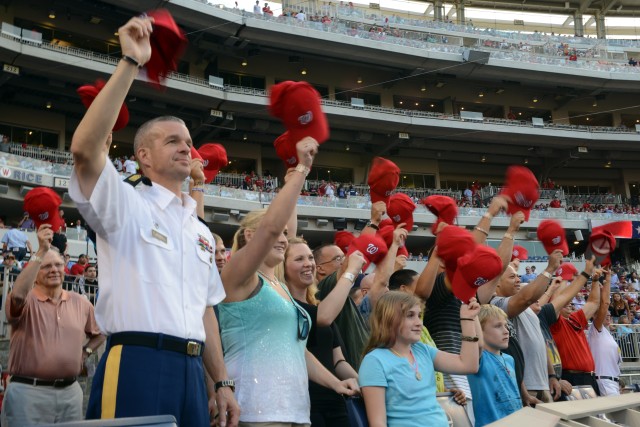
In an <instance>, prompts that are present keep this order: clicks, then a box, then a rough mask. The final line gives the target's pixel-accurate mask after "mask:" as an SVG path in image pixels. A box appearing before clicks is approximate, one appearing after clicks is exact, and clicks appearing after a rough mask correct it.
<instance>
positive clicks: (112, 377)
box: [100, 345, 122, 419]
mask: <svg viewBox="0 0 640 427" xmlns="http://www.w3.org/2000/svg"><path fill="white" fill-rule="evenodd" d="M121 357H122V346H121V345H116V346H113V347H111V349H110V350H109V356H107V363H106V366H105V369H104V381H103V383H102V413H101V414H100V418H102V419H105V418H115V417H116V397H117V395H118V377H119V376H120V358H121Z"/></svg>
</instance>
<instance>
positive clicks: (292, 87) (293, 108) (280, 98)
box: [269, 81, 329, 167]
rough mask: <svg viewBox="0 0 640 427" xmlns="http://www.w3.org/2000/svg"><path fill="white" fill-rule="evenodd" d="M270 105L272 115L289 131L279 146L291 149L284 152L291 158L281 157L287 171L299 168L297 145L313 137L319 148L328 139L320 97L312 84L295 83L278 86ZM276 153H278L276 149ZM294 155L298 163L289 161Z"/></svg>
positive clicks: (273, 88)
mask: <svg viewBox="0 0 640 427" xmlns="http://www.w3.org/2000/svg"><path fill="white" fill-rule="evenodd" d="M269 102H270V105H269V111H270V112H271V115H273V116H274V117H277V118H279V119H280V120H281V121H282V124H284V126H285V127H286V128H287V132H286V134H287V136H286V137H285V138H283V139H282V140H281V141H280V143H281V144H282V143H286V144H287V146H288V149H287V150H283V149H282V148H281V151H286V152H287V154H288V156H287V157H283V156H281V155H280V153H278V156H279V157H280V158H281V159H282V161H283V162H285V164H287V167H295V166H296V165H297V164H298V158H297V152H296V144H297V143H298V142H299V141H300V140H301V139H303V138H305V137H307V136H310V137H312V138H313V139H315V140H316V141H317V142H318V144H322V143H323V142H325V141H326V140H327V139H329V125H328V123H327V117H326V116H325V114H324V112H323V111H322V106H321V104H320V94H319V93H318V91H317V90H315V89H314V87H313V86H311V85H310V84H309V83H307V82H293V81H285V82H282V83H278V84H276V85H274V86H273V87H272V88H271V94H270V97H269ZM278 139H280V138H278ZM276 141H277V140H276ZM276 151H278V150H277V147H276ZM291 154H293V157H295V158H296V160H295V163H291V161H290V159H291Z"/></svg>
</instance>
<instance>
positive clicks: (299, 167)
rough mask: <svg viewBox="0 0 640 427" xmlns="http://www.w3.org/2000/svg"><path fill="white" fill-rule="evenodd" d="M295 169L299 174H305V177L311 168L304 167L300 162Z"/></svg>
mask: <svg viewBox="0 0 640 427" xmlns="http://www.w3.org/2000/svg"><path fill="white" fill-rule="evenodd" d="M295 170H296V171H298V172H300V173H301V174H303V175H304V176H305V178H306V177H307V175H309V172H311V169H309V168H308V167H306V166H305V165H303V164H302V163H298V164H297V165H296V167H295Z"/></svg>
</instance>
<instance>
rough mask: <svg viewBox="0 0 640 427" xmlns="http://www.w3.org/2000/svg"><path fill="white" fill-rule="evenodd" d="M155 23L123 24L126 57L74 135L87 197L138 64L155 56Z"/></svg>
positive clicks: (77, 170)
mask: <svg viewBox="0 0 640 427" xmlns="http://www.w3.org/2000/svg"><path fill="white" fill-rule="evenodd" d="M152 22H153V18H148V17H145V18H132V19H131V20H130V21H129V22H127V23H126V24H125V25H124V26H122V27H120V29H119V30H118V34H119V36H120V46H121V48H122V54H123V59H122V60H121V61H120V62H119V63H118V66H117V67H116V70H115V72H114V73H113V75H112V76H111V78H110V79H109V81H108V82H107V84H106V85H105V87H104V88H103V89H102V90H101V91H100V93H99V94H98V96H97V97H96V99H95V100H94V101H93V103H92V104H91V106H90V107H89V109H88V110H87V112H86V114H85V115H84V117H83V118H82V121H81V122H80V124H79V125H78V128H77V129H76V131H75V133H74V134H73V139H72V141H71V153H72V154H73V161H74V169H75V173H76V175H77V177H78V182H79V185H80V190H81V191H82V194H83V195H84V196H85V197H86V198H87V199H88V198H90V197H91V194H92V193H93V189H94V187H95V185H96V183H97V181H98V178H99V176H100V173H101V172H102V169H103V168H104V165H105V161H106V153H105V152H104V146H105V141H106V140H107V138H108V137H109V134H110V133H111V130H112V128H113V125H114V124H115V122H116V118H117V117H118V112H119V111H120V106H121V105H122V103H123V102H124V100H125V97H126V96H127V93H128V92H129V88H130V87H131V84H132V83H133V81H134V79H135V78H136V76H137V75H138V71H139V67H138V66H137V65H135V63H136V62H137V64H139V65H140V66H142V65H144V64H146V63H147V61H149V58H150V57H151V45H150V43H149V36H150V35H151V32H152V28H151V24H152Z"/></svg>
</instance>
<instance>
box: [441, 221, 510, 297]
mask: <svg viewBox="0 0 640 427" xmlns="http://www.w3.org/2000/svg"><path fill="white" fill-rule="evenodd" d="M447 228H450V227H447ZM438 252H440V247H438ZM500 273H502V260H501V259H500V257H499V256H498V254H497V253H496V250H495V249H493V248H491V247H489V246H483V245H476V247H475V248H473V249H472V250H471V251H470V252H467V253H466V254H465V255H463V256H462V257H460V258H459V259H458V267H457V268H456V272H455V274H454V275H453V280H452V281H451V288H452V291H453V294H454V295H455V296H456V297H457V298H458V299H459V300H460V301H462V302H463V303H465V304H466V303H468V302H469V300H470V299H471V298H473V297H474V296H475V295H476V292H477V291H478V288H479V287H480V286H482V285H484V284H485V283H487V282H490V281H491V280H493V279H495V278H496V277H498V276H499V275H500Z"/></svg>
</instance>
